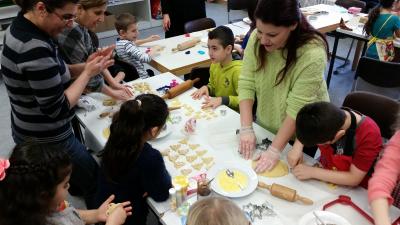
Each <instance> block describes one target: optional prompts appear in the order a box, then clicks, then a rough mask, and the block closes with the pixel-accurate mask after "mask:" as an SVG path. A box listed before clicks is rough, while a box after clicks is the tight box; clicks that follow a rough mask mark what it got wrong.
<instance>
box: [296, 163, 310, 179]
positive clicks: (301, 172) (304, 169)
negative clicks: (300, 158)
mask: <svg viewBox="0 0 400 225" xmlns="http://www.w3.org/2000/svg"><path fill="white" fill-rule="evenodd" d="M313 169H314V167H311V166H309V165H306V164H299V165H297V166H296V167H294V169H292V173H293V175H294V176H295V177H296V178H297V179H299V180H308V179H312V178H313V177H312V173H313Z"/></svg>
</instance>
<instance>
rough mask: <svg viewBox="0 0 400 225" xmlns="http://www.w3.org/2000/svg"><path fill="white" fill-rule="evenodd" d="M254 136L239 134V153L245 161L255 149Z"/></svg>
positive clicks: (248, 132) (250, 133)
mask: <svg viewBox="0 0 400 225" xmlns="http://www.w3.org/2000/svg"><path fill="white" fill-rule="evenodd" d="M256 141H257V139H256V135H255V134H254V131H253V132H250V131H247V132H240V141H239V152H240V154H241V155H242V156H243V157H244V158H245V159H250V157H251V155H252V153H253V151H254V149H255V148H256Z"/></svg>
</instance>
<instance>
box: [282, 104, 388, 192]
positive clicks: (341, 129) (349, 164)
mask: <svg viewBox="0 0 400 225" xmlns="http://www.w3.org/2000/svg"><path fill="white" fill-rule="evenodd" d="M296 135H297V138H298V140H299V141H300V142H301V143H302V144H303V145H305V146H315V145H318V147H319V149H320V151H321V158H320V163H321V164H322V168H318V167H312V166H308V165H306V164H299V165H296V164H297V163H298V162H299V161H300V160H301V159H302V151H301V148H293V149H292V150H291V151H290V152H289V154H288V163H289V165H290V166H291V167H293V170H292V172H293V174H294V175H295V176H296V178H297V179H300V180H307V179H318V180H322V181H326V182H330V183H334V184H339V185H348V186H357V185H360V186H362V187H364V188H366V187H367V184H368V183H367V182H368V179H369V177H370V175H371V169H372V168H373V165H374V163H375V160H376V158H377V157H378V155H379V152H380V151H381V148H382V138H381V133H380V130H379V127H378V125H376V123H375V122H374V121H373V120H372V119H371V118H369V117H368V116H365V115H362V114H360V113H358V112H356V111H353V110H351V109H348V108H342V109H340V108H338V107H336V106H335V105H333V104H331V103H328V102H316V103H311V104H308V105H305V106H304V107H303V108H302V109H301V110H300V111H299V113H298V114H297V118H296Z"/></svg>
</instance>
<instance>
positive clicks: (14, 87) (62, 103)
mask: <svg viewBox="0 0 400 225" xmlns="http://www.w3.org/2000/svg"><path fill="white" fill-rule="evenodd" d="M15 3H16V4H17V5H18V6H20V7H21V11H20V12H19V13H18V15H17V17H16V18H15V19H14V21H13V22H12V24H11V26H10V27H9V28H8V29H7V31H6V34H5V38H4V49H3V53H2V59H1V64H2V65H1V69H2V73H3V78H4V83H5V85H6V88H7V91H8V96H9V99H10V104H11V129H12V136H13V139H14V142H15V143H16V144H20V143H22V142H24V141H26V140H32V139H33V140H35V141H36V142H39V143H48V144H54V145H58V146H60V147H59V148H60V149H66V150H67V152H68V153H69V155H70V156H71V159H72V162H73V171H72V175H71V181H70V183H71V189H70V192H71V193H73V194H80V195H84V196H85V199H86V200H87V203H90V202H89V200H90V196H89V195H90V194H93V193H94V191H95V189H96V176H97V169H98V165H97V163H96V161H95V160H94V159H93V158H92V157H91V155H90V154H89V153H88V151H87V150H86V148H85V146H84V145H82V144H81V143H80V142H79V141H78V140H77V139H76V138H75V136H74V134H73V133H72V127H71V123H70V122H71V119H72V118H73V117H74V116H75V113H74V109H73V107H74V106H75V105H76V104H77V102H78V99H79V97H80V96H81V94H82V92H83V90H84V88H85V87H86V84H87V83H88V81H89V79H90V78H91V77H92V76H94V75H95V74H98V73H99V72H100V71H102V70H103V69H104V68H107V67H108V66H109V65H111V64H112V63H113V61H112V60H110V56H111V53H112V48H107V49H105V50H103V51H99V52H97V53H96V54H93V55H91V56H90V57H89V59H88V60H87V62H86V64H82V65H76V66H67V65H66V64H65V62H64V61H63V59H62V58H61V56H60V54H59V51H58V48H57V46H56V45H55V43H54V41H53V38H54V37H56V36H57V35H58V34H59V33H60V32H61V31H62V30H63V29H64V28H66V27H71V26H72V23H73V20H74V19H75V15H76V11H77V5H76V3H77V0H58V1H53V0H52V1H40V0H15ZM71 75H75V76H77V79H76V80H75V81H74V82H71V81H70V77H71ZM89 207H90V205H89Z"/></svg>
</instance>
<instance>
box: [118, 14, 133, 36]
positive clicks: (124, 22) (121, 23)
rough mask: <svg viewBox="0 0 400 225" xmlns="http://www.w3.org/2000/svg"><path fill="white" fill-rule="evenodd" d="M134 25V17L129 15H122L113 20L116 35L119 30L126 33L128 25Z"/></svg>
mask: <svg viewBox="0 0 400 225" xmlns="http://www.w3.org/2000/svg"><path fill="white" fill-rule="evenodd" d="M131 24H136V17H135V16H134V15H132V14H130V13H122V14H120V15H119V16H117V18H116V20H115V23H114V25H115V29H116V30H117V32H118V34H119V32H120V31H121V30H123V31H127V30H128V27H129V25H131Z"/></svg>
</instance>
